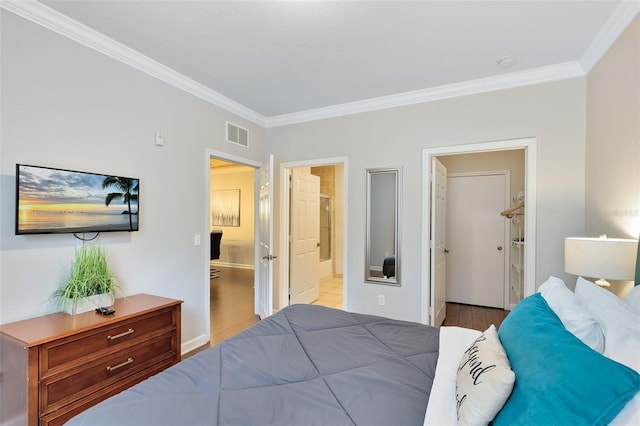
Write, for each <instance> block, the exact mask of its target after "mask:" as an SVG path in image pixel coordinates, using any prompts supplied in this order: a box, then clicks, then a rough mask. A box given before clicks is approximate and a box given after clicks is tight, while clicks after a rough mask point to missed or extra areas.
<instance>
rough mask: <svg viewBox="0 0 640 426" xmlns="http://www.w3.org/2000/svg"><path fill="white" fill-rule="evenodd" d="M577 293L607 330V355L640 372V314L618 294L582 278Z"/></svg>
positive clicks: (605, 331) (577, 284)
mask: <svg viewBox="0 0 640 426" xmlns="http://www.w3.org/2000/svg"><path fill="white" fill-rule="evenodd" d="M576 296H578V298H579V299H580V300H581V301H582V303H584V304H585V305H586V306H587V309H589V311H591V314H592V315H593V316H594V318H595V319H596V321H598V323H599V324H600V326H601V327H602V330H603V331H604V337H605V341H606V343H605V348H604V355H605V356H607V357H609V358H611V359H612V360H614V361H617V362H619V363H621V364H624V365H626V366H627V367H630V368H633V369H634V370H636V371H637V372H638V373H640V314H639V313H637V312H636V311H635V310H634V309H633V308H632V307H631V306H629V305H628V304H627V303H626V302H625V301H624V300H622V299H620V298H619V297H618V296H616V295H615V294H613V293H611V292H610V291H607V290H605V289H603V288H602V287H600V286H597V285H596V284H594V283H592V282H590V281H587V280H585V279H584V278H582V277H578V281H577V282H576Z"/></svg>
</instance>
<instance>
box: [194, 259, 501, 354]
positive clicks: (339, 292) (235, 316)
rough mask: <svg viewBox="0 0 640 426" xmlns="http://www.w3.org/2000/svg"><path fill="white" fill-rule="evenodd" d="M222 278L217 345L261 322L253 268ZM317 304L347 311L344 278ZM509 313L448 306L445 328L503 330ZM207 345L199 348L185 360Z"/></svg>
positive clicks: (215, 283) (216, 294)
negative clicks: (255, 311)
mask: <svg viewBox="0 0 640 426" xmlns="http://www.w3.org/2000/svg"><path fill="white" fill-rule="evenodd" d="M218 269H219V272H218V273H217V274H218V275H219V278H215V279H211V281H210V286H211V289H210V290H211V342H210V345H211V346H213V345H215V344H217V343H220V342H222V341H223V340H225V339H227V338H229V337H231V336H233V335H235V334H238V333H239V332H241V331H242V330H244V329H246V328H249V327H250V326H252V325H253V324H255V323H256V322H258V321H260V319H259V318H258V317H257V316H256V315H254V313H253V310H254V291H253V274H254V271H253V270H251V269H239V268H226V267H219V268H218ZM313 304H315V305H323V306H329V307H332V308H337V309H343V287H342V278H331V279H328V280H323V281H321V282H320V298H319V299H318V300H317V301H315V302H314V303H313ZM508 313H509V311H504V310H502V309H496V308H485V307H481V306H470V305H462V304H458V303H447V316H446V318H445V320H444V323H443V324H442V325H446V326H459V327H466V328H472V329H475V330H479V331H484V330H486V329H487V328H489V326H490V325H491V324H495V326H496V328H499V327H500V324H502V321H503V320H504V318H505V317H506V316H507V314H508ZM206 348H207V346H204V347H202V348H198V349H196V350H194V351H192V352H191V353H189V354H185V355H184V356H183V358H186V357H188V356H191V355H193V354H194V353H197V352H199V351H200V350H203V349H206Z"/></svg>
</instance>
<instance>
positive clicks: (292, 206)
mask: <svg viewBox="0 0 640 426" xmlns="http://www.w3.org/2000/svg"><path fill="white" fill-rule="evenodd" d="M300 173H302V174H303V175H304V174H310V175H313V176H314V179H315V178H319V181H320V182H319V185H320V186H319V193H318V195H317V198H318V202H317V203H315V204H314V203H310V204H308V203H305V205H307V206H310V205H315V207H314V208H315V211H314V216H315V217H316V218H317V223H316V224H315V225H314V226H315V227H316V228H318V229H317V233H318V241H316V242H313V241H312V242H313V244H314V245H316V244H319V246H318V247H317V248H318V251H317V256H316V257H317V258H316V260H315V262H316V263H317V264H318V265H316V266H317V267H316V268H314V269H315V270H316V271H317V275H318V282H319V285H318V290H319V291H318V295H317V300H315V301H312V302H311V303H314V304H319V305H324V306H330V307H334V308H338V309H345V307H346V297H345V296H346V291H345V290H346V282H344V273H343V271H344V270H345V268H346V255H345V240H346V238H345V235H346V207H347V206H346V203H345V200H346V194H347V191H346V183H347V182H346V173H347V164H346V159H345V158H336V159H326V160H312V161H301V162H292V163H282V164H281V165H280V178H281V186H280V187H281V188H282V191H281V193H280V212H281V215H280V232H281V237H280V241H281V242H282V244H281V247H280V255H281V256H280V265H279V266H280V269H279V276H280V279H279V283H280V286H279V291H278V303H279V308H280V309H282V308H283V307H285V306H287V305H289V304H290V303H294V302H295V300H294V298H291V299H290V294H291V295H292V296H293V294H294V292H295V291H296V287H297V286H298V284H299V283H297V282H294V281H295V280H296V279H297V278H296V272H295V271H296V270H297V269H299V268H297V266H299V265H296V262H298V261H299V260H301V259H302V258H301V257H300V256H299V255H296V253H298V252H300V250H298V249H297V248H296V247H295V245H297V243H296V244H294V243H295V241H293V240H292V239H291V238H293V236H294V235H293V234H294V233H295V232H296V229H292V228H294V227H295V228H299V227H300V225H296V224H299V223H303V222H302V221H300V216H303V215H301V214H300V211H299V210H300V209H301V208H302V207H301V204H300V202H292V197H293V195H294V194H293V189H295V188H294V183H293V180H292V179H293V175H294V174H298V175H299V174H300ZM296 205H298V206H300V207H296ZM307 208H311V207H307ZM309 216H310V215H309ZM306 222H307V221H306V220H305V221H304V223H306ZM323 232H324V236H323ZM299 233H300V232H298V234H299ZM297 239H298V237H296V241H297ZM287 242H291V243H290V244H287ZM309 244H311V243H309ZM310 248H311V247H310ZM321 254H322V257H323V259H322V260H321V259H320V257H321V256H320V255H321ZM303 269H304V267H303Z"/></svg>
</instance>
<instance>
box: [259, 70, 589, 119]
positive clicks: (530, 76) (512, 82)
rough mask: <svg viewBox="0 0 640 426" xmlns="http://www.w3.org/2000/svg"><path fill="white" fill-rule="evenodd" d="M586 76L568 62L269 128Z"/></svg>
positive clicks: (324, 111) (312, 114)
mask: <svg viewBox="0 0 640 426" xmlns="http://www.w3.org/2000/svg"><path fill="white" fill-rule="evenodd" d="M583 76H584V72H583V71H582V68H581V67H580V65H579V64H578V62H576V61H573V62H565V63H562V64H557V65H550V66H547V67H541V68H536V69H533V70H527V71H520V72H514V73H510V74H504V75H498V76H493V77H486V78H480V79H476V80H469V81H463V82H460V83H453V84H447V85H444V86H438V87H432V88H428V89H422V90H415V91H412V92H405V93H398V94H395V95H389V96H381V97H379V98H372V99H366V100H363V101H357V102H349V103H344V104H340V105H333V106H329V107H326V108H317V109H312V110H307V111H301V112H294V113H291V114H283V115H278V116H275V117H269V118H267V122H266V125H265V126H266V127H267V128H270V127H278V126H286V125H290V124H296V123H303V122H306V121H313V120H322V119H326V118H333V117H340V116H344V115H349V114H357V113H361V112H369V111H376V110H381V109H387V108H395V107H401V106H405V105H413V104H419V103H425V102H433V101H438V100H442V99H449V98H455V97H459V96H467V95H473V94H477V93H485V92H492V91H494V90H502V89H510V88H513V87H521V86H529V85H532V84H539V83H546V82H549V81H557V80H564V79H569V78H576V77H583Z"/></svg>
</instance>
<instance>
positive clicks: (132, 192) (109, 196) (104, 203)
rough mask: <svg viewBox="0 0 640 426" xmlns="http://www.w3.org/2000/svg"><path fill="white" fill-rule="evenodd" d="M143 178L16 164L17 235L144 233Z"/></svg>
mask: <svg viewBox="0 0 640 426" xmlns="http://www.w3.org/2000/svg"><path fill="white" fill-rule="evenodd" d="M139 191H140V181H139V179H134V178H128V177H122V176H112V175H102V174H96V173H87V172H79V171H73V170H62V169H54V168H49V167H38V166H29V165H25V164H16V234H17V235H22V234H52V233H84V232H112V231H137V230H138V217H139V215H138V212H139V203H138V195H139Z"/></svg>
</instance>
